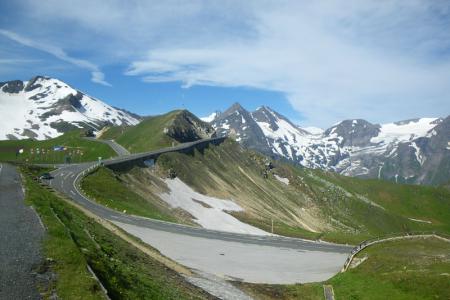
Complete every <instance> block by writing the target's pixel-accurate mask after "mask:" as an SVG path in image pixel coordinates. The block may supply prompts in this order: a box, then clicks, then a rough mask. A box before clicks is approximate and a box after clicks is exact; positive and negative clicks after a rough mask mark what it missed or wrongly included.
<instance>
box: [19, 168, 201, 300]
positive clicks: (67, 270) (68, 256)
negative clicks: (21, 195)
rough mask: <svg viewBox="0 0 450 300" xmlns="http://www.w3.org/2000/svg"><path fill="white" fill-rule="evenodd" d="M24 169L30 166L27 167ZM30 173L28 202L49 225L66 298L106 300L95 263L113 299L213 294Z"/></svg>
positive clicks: (48, 246) (47, 249)
mask: <svg viewBox="0 0 450 300" xmlns="http://www.w3.org/2000/svg"><path fill="white" fill-rule="evenodd" d="M24 171H25V170H24ZM31 178H32V177H31V176H29V175H26V176H25V185H26V201H27V203H28V204H30V205H33V206H34V207H35V209H36V211H37V212H38V213H39V215H40V216H41V219H42V221H43V223H44V225H45V226H46V228H47V235H46V238H45V241H44V246H43V248H44V249H43V250H44V254H45V256H46V257H50V258H52V261H53V263H52V265H51V266H50V267H51V269H52V270H53V271H54V272H55V273H56V274H57V279H56V281H55V282H54V285H55V288H56V292H57V294H58V296H59V297H60V298H62V299H102V298H104V297H103V292H102V291H101V289H100V286H99V284H98V283H97V282H96V280H94V279H93V277H92V275H91V274H90V273H89V272H88V270H87V265H89V266H90V267H91V269H92V270H93V271H94V273H95V274H96V276H97V277H98V278H99V280H100V281H101V283H102V284H103V286H104V287H105V288H106V289H107V291H108V296H109V297H110V298H111V299H205V298H208V297H209V295H208V294H206V293H204V292H203V291H201V290H199V289H198V288H196V287H193V286H192V285H190V284H189V283H187V282H186V281H185V280H184V278H182V277H181V276H180V275H179V274H178V273H176V272H175V271H172V270H170V269H168V268H167V267H166V266H165V265H163V264H162V263H160V262H158V261H156V260H154V259H153V258H151V257H149V256H147V255H145V254H143V253H142V252H140V251H139V250H138V249H136V248H135V247H133V246H131V245H130V244H128V243H127V242H125V241H124V240H122V239H121V238H119V237H117V236H116V235H114V234H113V233H111V232H110V231H109V230H107V229H105V228H104V227H103V226H102V225H100V224H99V223H97V222H96V221H95V220H93V219H91V218H89V217H87V216H86V215H85V214H84V213H82V212H81V211H79V210H78V209H76V208H75V207H73V206H72V205H69V204H67V203H66V202H65V201H64V200H62V199H60V198H59V197H58V196H56V195H55V194H53V193H51V192H50V191H48V190H46V189H45V188H43V187H41V186H40V185H39V184H38V183H36V182H35V181H33V180H32V179H31Z"/></svg>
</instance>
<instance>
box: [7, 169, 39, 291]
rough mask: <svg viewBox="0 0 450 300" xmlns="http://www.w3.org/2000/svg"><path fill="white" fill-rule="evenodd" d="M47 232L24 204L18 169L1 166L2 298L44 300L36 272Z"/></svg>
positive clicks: (35, 215)
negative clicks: (38, 286) (42, 243)
mask: <svg viewBox="0 0 450 300" xmlns="http://www.w3.org/2000/svg"><path fill="white" fill-rule="evenodd" d="M44 234H45V231H44V228H43V227H42V225H41V222H40V220H39V217H38V216H37V214H36V212H35V211H34V210H33V209H32V208H31V207H28V206H27V205H26V204H25V202H24V193H23V190H22V185H21V178H20V175H19V173H18V171H17V170H16V168H15V167H13V166H11V165H8V164H0V299H40V298H41V297H40V294H39V291H38V288H37V285H38V282H39V278H38V275H37V272H36V269H37V268H38V267H39V265H40V264H41V262H42V256H41V241H42V238H43V237H44Z"/></svg>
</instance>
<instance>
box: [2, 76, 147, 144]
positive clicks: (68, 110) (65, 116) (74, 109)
mask: <svg viewBox="0 0 450 300" xmlns="http://www.w3.org/2000/svg"><path fill="white" fill-rule="evenodd" d="M0 108H1V109H0V140H3V139H13V138H14V139H24V138H34V139H47V138H53V137H57V136H59V135H61V134H63V133H64V132H66V131H68V130H73V129H75V128H83V129H91V130H94V131H95V130H99V129H101V128H102V127H103V126H105V125H135V124H137V123H138V122H139V121H140V118H139V117H138V116H136V115H133V114H131V113H128V112H126V111H123V110H121V109H118V108H114V107H112V106H109V105H108V104H106V103H104V102H102V101H100V100H97V99H95V98H92V97H90V96H88V95H86V94H84V93H82V92H80V91H78V90H75V89H73V88H71V87H70V86H69V85H67V84H66V83H64V82H62V81H60V80H57V79H53V78H49V77H44V76H36V77H33V78H32V79H30V80H28V81H21V80H13V81H8V82H2V83H0Z"/></svg>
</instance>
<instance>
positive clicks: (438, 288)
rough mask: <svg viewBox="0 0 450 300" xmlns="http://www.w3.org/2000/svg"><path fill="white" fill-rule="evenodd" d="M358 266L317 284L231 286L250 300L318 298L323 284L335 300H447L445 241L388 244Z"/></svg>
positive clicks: (449, 269)
mask: <svg viewBox="0 0 450 300" xmlns="http://www.w3.org/2000/svg"><path fill="white" fill-rule="evenodd" d="M362 258H365V261H363V262H362V263H361V264H360V265H359V266H357V267H355V268H353V269H349V270H348V271H347V272H345V273H339V274H337V275H336V276H334V277H333V278H331V279H330V280H328V281H326V282H323V283H313V284H304V285H301V284H297V285H258V284H247V283H240V284H237V285H238V286H239V287H241V288H243V289H244V290H245V291H247V292H248V293H250V294H252V295H254V296H255V298H256V299H273V298H276V299H284V300H287V299H318V300H319V299H323V287H322V286H323V284H329V285H332V287H333V290H334V294H335V296H336V299H399V300H400V299H404V300H407V299H448V296H449V295H450V281H449V276H450V275H449V273H450V243H449V242H445V241H442V240H438V239H435V238H430V239H411V240H402V241H392V242H387V243H382V244H377V245H374V246H371V247H369V248H367V249H365V250H363V251H362V252H360V253H359V254H358V255H357V259H362Z"/></svg>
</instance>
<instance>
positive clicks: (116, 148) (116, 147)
mask: <svg viewBox="0 0 450 300" xmlns="http://www.w3.org/2000/svg"><path fill="white" fill-rule="evenodd" d="M85 139H87V140H90V141H94V142H100V143H103V144H107V145H109V146H110V147H111V149H113V150H114V152H116V153H117V155H118V156H125V155H130V152H129V151H128V150H127V149H125V148H124V147H123V146H122V145H120V144H118V143H116V142H115V141H114V140H101V139H96V138H93V137H92V138H91V137H86V138H85Z"/></svg>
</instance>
